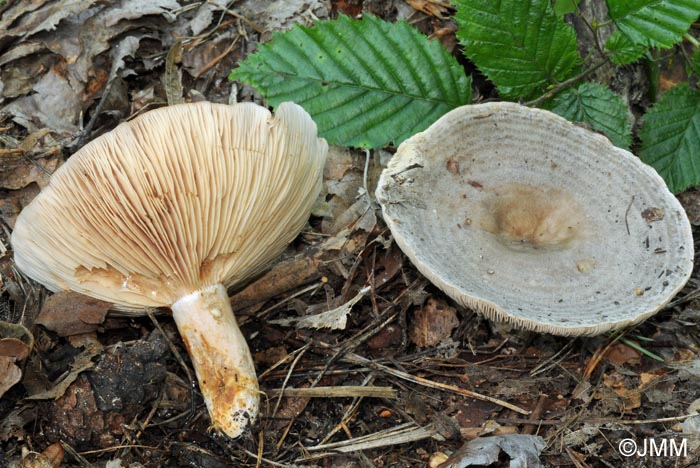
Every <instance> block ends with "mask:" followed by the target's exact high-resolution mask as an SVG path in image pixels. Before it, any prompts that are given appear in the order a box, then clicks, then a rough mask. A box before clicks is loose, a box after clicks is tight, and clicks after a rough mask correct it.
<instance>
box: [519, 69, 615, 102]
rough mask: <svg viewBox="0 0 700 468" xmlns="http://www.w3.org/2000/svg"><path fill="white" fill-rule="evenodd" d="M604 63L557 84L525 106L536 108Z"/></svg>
mask: <svg viewBox="0 0 700 468" xmlns="http://www.w3.org/2000/svg"><path fill="white" fill-rule="evenodd" d="M606 63H607V62H606V61H604V60H603V61H600V62H598V63H597V64H595V65H593V66H591V67H590V68H588V69H586V70H584V71H583V72H581V73H579V74H578V75H576V76H574V77H573V78H569V79H568V80H566V81H562V82H561V83H559V84H558V85H556V86H555V87H554V88H552V89H550V90H549V91H547V92H546V93H544V94H543V95H542V96H540V97H538V98H537V99H534V100H532V101H529V102H526V103H525V105H526V106H530V107H537V106H538V105H540V104H541V103H543V102H544V101H546V100H547V99H550V98H552V97H554V96H556V95H557V94H559V92H561V91H563V90H565V89H567V88H570V87H571V86H573V85H575V84H576V83H578V82H579V81H581V80H582V79H584V78H585V77H587V76H588V75H590V74H591V73H593V72H594V71H596V70H597V69H599V68H600V67H602V66H603V65H605V64H606Z"/></svg>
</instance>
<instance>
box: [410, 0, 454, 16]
mask: <svg viewBox="0 0 700 468" xmlns="http://www.w3.org/2000/svg"><path fill="white" fill-rule="evenodd" d="M406 3H408V4H409V5H411V7H412V8H413V9H415V10H418V11H422V12H423V13H425V14H426V15H430V16H435V17H436V18H439V19H445V16H446V15H448V14H449V12H450V10H452V8H453V7H452V5H450V2H449V1H447V0H406Z"/></svg>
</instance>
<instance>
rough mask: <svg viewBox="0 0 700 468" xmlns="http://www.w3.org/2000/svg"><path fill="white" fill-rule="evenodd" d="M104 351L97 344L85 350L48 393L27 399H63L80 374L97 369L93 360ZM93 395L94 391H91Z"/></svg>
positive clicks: (34, 395)
mask: <svg viewBox="0 0 700 468" xmlns="http://www.w3.org/2000/svg"><path fill="white" fill-rule="evenodd" d="M101 351H102V345H99V344H95V345H93V346H90V347H88V348H86V349H85V351H83V352H82V353H80V354H79V355H77V356H76V357H75V359H74V360H73V362H72V363H71V365H70V368H71V370H70V372H69V373H68V375H66V376H65V377H64V378H63V379H61V380H60V381H59V382H57V383H55V384H54V386H53V387H52V388H50V389H49V390H47V391H44V392H41V393H36V394H33V395H30V396H28V397H27V400H48V399H57V398H61V397H62V396H63V395H64V394H65V393H66V390H67V389H68V387H69V386H70V385H71V384H72V383H73V382H75V380H76V379H77V378H78V377H80V374H81V373H82V372H84V371H86V370H88V369H92V368H93V367H95V363H94V362H92V358H94V357H95V356H97V355H98V354H99V353H100V352H101ZM90 393H91V394H92V390H90Z"/></svg>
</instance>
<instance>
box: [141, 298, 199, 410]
mask: <svg viewBox="0 0 700 468" xmlns="http://www.w3.org/2000/svg"><path fill="white" fill-rule="evenodd" d="M147 315H148V318H150V319H151V322H153V324H154V325H155V326H156V328H157V329H158V330H159V331H160V333H161V335H163V338H164V339H165V341H166V342H167V343H168V348H170V352H171V353H173V356H175V360H176V361H177V362H178V364H180V367H181V368H182V370H183V371H184V372H185V375H186V376H187V380H188V381H189V383H190V405H191V406H190V416H188V419H189V418H190V417H192V415H194V414H195V413H196V412H197V406H196V404H195V399H194V389H195V388H196V387H197V382H196V381H195V380H194V379H193V378H192V373H191V372H190V368H189V367H187V364H185V360H184V359H182V355H180V352H179V351H178V350H177V348H176V347H175V344H173V342H172V341H171V340H170V338H169V337H168V335H167V334H166V333H165V331H164V330H163V327H161V326H160V323H159V322H158V320H156V318H155V317H154V316H153V314H152V313H150V312H148V314H147Z"/></svg>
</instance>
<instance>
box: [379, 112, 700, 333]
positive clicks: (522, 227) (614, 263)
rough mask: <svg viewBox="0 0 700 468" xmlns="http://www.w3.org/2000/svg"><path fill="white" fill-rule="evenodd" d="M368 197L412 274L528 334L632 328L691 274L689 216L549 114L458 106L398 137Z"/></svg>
mask: <svg viewBox="0 0 700 468" xmlns="http://www.w3.org/2000/svg"><path fill="white" fill-rule="evenodd" d="M376 195H377V199H378V201H379V203H380V204H381V206H382V210H383V213H384V219H385V220H386V223H387V225H388V226H389V228H390V229H391V232H392V234H393V236H394V238H395V240H396V242H397V243H398V244H399V246H400V247H401V249H402V250H403V251H404V253H405V254H406V255H407V256H408V257H409V258H410V259H411V261H412V262H413V263H414V264H415V265H416V267H417V268H418V269H419V270H420V271H421V273H423V274H424V275H425V276H426V277H427V278H428V279H430V280H431V281H432V282H433V283H434V284H435V285H436V286H438V287H439V288H441V289H442V290H443V291H444V292H445V293H447V294H448V295H449V296H450V297H452V298H453V299H454V300H455V301H456V302H458V303H460V304H462V305H463V306H465V307H469V308H472V309H474V310H476V311H478V312H481V313H482V314H484V315H485V316H486V317H488V318H490V319H493V320H496V321H502V322H508V323H511V324H513V325H515V326H517V327H521V328H525V329H531V330H535V331H538V332H546V333H553V334H557V335H566V336H575V335H596V334H600V333H603V332H605V331H608V330H613V329H619V328H622V327H626V326H629V325H632V324H636V323H638V322H641V321H642V320H644V319H646V318H648V317H649V316H651V315H652V314H654V313H655V312H657V311H658V310H659V309H661V308H662V307H663V306H664V305H665V304H667V303H668V302H669V301H670V299H671V298H673V296H674V295H675V294H676V293H678V291H679V290H680V289H681V288H682V287H683V285H684V284H685V283H686V282H687V280H688V279H689V277H690V274H691V272H692V269H693V256H694V252H693V239H692V234H691V228H690V223H689V222H688V219H687V216H686V214H685V212H684V210H683V208H682V207H681V205H680V203H679V202H678V201H677V199H676V198H675V197H674V196H673V194H671V193H670V192H669V191H668V189H667V187H666V184H665V183H664V181H663V179H661V177H660V176H659V175H658V174H657V173H656V172H655V171H654V170H653V169H652V168H651V167H649V166H647V165H645V164H644V163H642V162H641V161H640V160H639V159H638V158H637V157H636V156H634V155H633V154H631V153H629V152H628V151H625V150H622V149H620V148H617V147H615V146H613V145H612V144H611V143H610V141H609V140H608V139H606V138H605V137H604V136H602V135H600V134H597V133H593V132H591V131H588V130H586V129H583V128H581V127H579V126H576V125H573V124H572V123H570V122H568V121H567V120H565V119H563V118H561V117H559V116H557V115H555V114H553V113H551V112H548V111H544V110H539V109H532V108H528V107H525V106H521V105H518V104H512V103H505V102H501V103H487V104H479V105H470V106H463V107H460V108H457V109H454V110H453V111H451V112H449V113H447V114H446V115H444V116H443V117H442V118H440V119H439V120H438V121H437V122H435V123H434V124H433V125H432V126H431V127H430V128H428V129H427V130H426V131H424V132H422V133H419V134H417V135H415V136H413V137H412V138H410V139H409V140H406V141H405V142H404V143H403V144H401V146H400V147H399V148H398V151H397V153H396V154H395V155H394V157H393V158H392V160H391V161H390V163H389V165H388V167H387V168H386V169H385V170H384V172H383V173H382V176H381V178H380V180H379V185H378V188H377V192H376Z"/></svg>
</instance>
